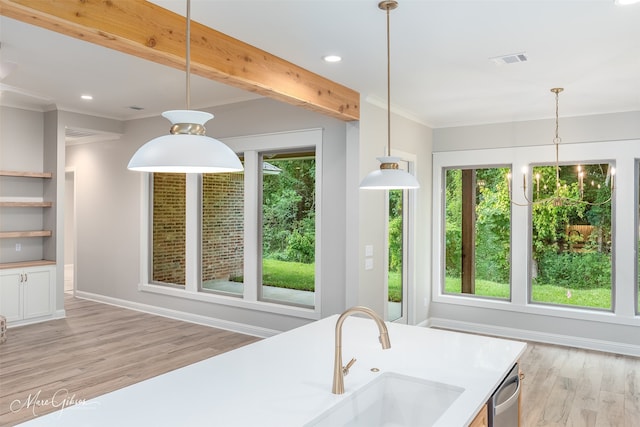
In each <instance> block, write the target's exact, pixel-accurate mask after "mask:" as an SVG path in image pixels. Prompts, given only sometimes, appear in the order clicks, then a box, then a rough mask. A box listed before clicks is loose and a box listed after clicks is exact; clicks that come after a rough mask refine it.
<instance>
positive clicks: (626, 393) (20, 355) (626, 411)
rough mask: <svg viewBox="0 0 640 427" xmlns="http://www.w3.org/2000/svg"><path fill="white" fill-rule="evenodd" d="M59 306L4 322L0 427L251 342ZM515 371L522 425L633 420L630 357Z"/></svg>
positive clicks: (565, 357) (92, 308) (543, 359)
mask: <svg viewBox="0 0 640 427" xmlns="http://www.w3.org/2000/svg"><path fill="white" fill-rule="evenodd" d="M65 304H66V306H65V308H66V311H67V318H66V319H62V320H56V321H51V322H46V323H41V324H36V325H30V326H24V327H20V328H12V329H10V330H9V331H8V340H7V342H6V343H4V344H0V425H2V426H11V425H14V424H16V423H19V422H22V421H26V420H28V419H31V418H33V417H34V412H35V414H37V415H42V414H45V413H47V412H51V411H53V410H55V409H56V408H55V407H52V405H51V404H46V402H45V403H44V404H32V405H28V407H27V406H26V405H25V404H26V403H27V400H28V399H29V397H30V396H31V398H34V397H35V396H36V395H37V396H38V398H39V399H40V401H44V400H45V399H51V398H52V396H53V395H54V394H55V393H56V392H58V393H60V390H68V394H67V395H64V396H65V397H66V398H67V399H71V398H72V396H74V397H73V399H76V400H82V399H90V398H92V397H95V396H98V395H101V394H104V393H107V392H109V391H113V390H117V389H119V388H122V387H125V386H127V385H130V384H133V383H136V382H139V381H142V380H145V379H147V378H150V377H153V376H156V375H160V374H162V373H164V372H168V371H171V370H173V369H176V368H179V367H181V366H185V365H188V364H191V363H195V362H197V361H200V360H203V359H206V358H208V357H211V356H214V355H216V354H220V353H223V352H225V351H229V350H232V349H234V348H237V347H240V346H243V345H246V344H249V343H251V342H254V341H257V340H258V338H255V337H251V336H247V335H242V334H237V333H233V332H228V331H224V330H219V329H215V328H210V327H207V326H200V325H194V324H190V323H185V322H180V321H177V320H172V319H166V318H163V317H158V316H153V315H149V314H144V313H138V312H135V311H131V310H127V309H123V308H118V307H113V306H109V305H105V304H99V303H95V302H91V301H85V300H81V299H76V298H72V297H69V296H67V297H66V299H65ZM521 369H522V371H523V372H524V374H525V378H524V381H523V401H522V421H523V426H526V427H534V426H572V427H590V426H597V427H599V426H615V427H640V359H638V358H633V357H625V356H620V355H614V354H607V353H599V352H593V351H586V350H580V349H574V348H566V347H559V346H553V345H546V344H538V343H528V348H527V351H526V353H525V354H524V356H523V357H522V359H521ZM38 393H39V395H38ZM60 396H62V395H58V399H59V400H60V399H61V397H60ZM16 401H19V404H18V405H17V406H16V403H15V402H16ZM12 403H13V410H12V407H11V405H12ZM20 404H22V405H23V406H25V407H23V408H21V407H20ZM251 427H253V426H251ZM452 427H457V426H452Z"/></svg>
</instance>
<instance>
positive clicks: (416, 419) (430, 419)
mask: <svg viewBox="0 0 640 427" xmlns="http://www.w3.org/2000/svg"><path fill="white" fill-rule="evenodd" d="M463 391H464V389H463V388H460V387H456V386H452V385H449V384H443V383H439V382H434V381H428V380H423V379H420V378H413V377H409V376H406V375H400V374H396V373H391V372H387V373H383V374H381V375H380V376H379V377H378V378H376V379H375V380H373V381H372V382H370V383H369V384H367V385H365V386H364V387H362V388H361V389H359V390H357V391H356V392H354V393H353V394H351V395H350V396H347V397H345V400H343V401H341V402H340V403H338V404H336V405H335V406H333V407H331V408H330V409H328V410H327V411H325V412H324V413H322V414H321V415H319V416H318V417H316V418H315V419H313V420H312V421H311V422H309V423H307V424H306V425H307V426H308V427H312V426H313V427H337V426H343V427H376V426H379V427H402V426H411V427H416V426H431V425H433V424H434V423H435V422H436V421H437V420H438V418H440V416H441V415H442V414H443V413H444V412H445V411H446V410H447V408H449V406H451V404H452V403H453V402H454V401H455V400H456V399H457V398H458V396H460V395H461V394H462V392H463Z"/></svg>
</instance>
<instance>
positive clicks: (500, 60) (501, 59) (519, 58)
mask: <svg viewBox="0 0 640 427" xmlns="http://www.w3.org/2000/svg"><path fill="white" fill-rule="evenodd" d="M489 59H490V60H492V61H493V62H494V63H496V64H497V65H505V64H516V63H518V62H526V61H527V59H528V58H527V54H526V53H525V52H522V53H512V54H509V55H501V56H494V57H493V58H489Z"/></svg>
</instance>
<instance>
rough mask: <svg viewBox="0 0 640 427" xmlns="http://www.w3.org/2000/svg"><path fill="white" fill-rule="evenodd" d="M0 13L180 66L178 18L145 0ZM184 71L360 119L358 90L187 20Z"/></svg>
mask: <svg viewBox="0 0 640 427" xmlns="http://www.w3.org/2000/svg"><path fill="white" fill-rule="evenodd" d="M0 14H2V15H4V16H7V17H9V18H12V19H16V20H19V21H22V22H25V23H27V24H32V25H36V26H39V27H42V28H46V29H49V30H52V31H55V32H58V33H61V34H65V35H68V36H71V37H75V38H77V39H81V40H85V41H88V42H91V43H95V44H98V45H101V46H105V47H108V48H110V49H114V50H117V51H120V52H124V53H127V54H130V55H134V56H137V57H139V58H142V59H146V60H149V61H153V62H157V63H159V64H162V65H167V66H170V67H174V68H177V69H182V70H184V68H185V62H186V60H185V50H186V43H185V38H186V23H185V17H184V16H181V15H178V14H176V13H173V12H171V11H169V10H167V9H164V8H161V7H159V6H157V5H155V4H153V3H150V2H148V1H145V0H135V1H133V0H47V1H42V0H0ZM191 73H192V74H196V75H199V76H202V77H205V78H208V79H211V80H215V81H217V82H220V83H224V84H227V85H229V86H233V87H236V88H240V89H244V90H247V91H250V92H254V93H257V94H260V95H262V96H265V97H269V98H274V99H277V100H279V101H282V102H286V103H289V104H292V105H296V106H299V107H302V108H306V109H308V110H311V111H315V112H318V113H322V114H325V115H328V116H331V117H334V118H337V119H340V120H343V121H352V120H359V117H360V108H359V107H360V94H359V93H358V92H356V91H354V90H352V89H349V88H347V87H345V86H342V85H340V84H338V83H335V82H332V81H331V80H328V79H326V78H324V77H322V76H319V75H317V74H315V73H312V72H310V71H308V70H305V69H303V68H301V67H299V66H297V65H295V64H292V63H290V62H288V61H285V60H284V59H282V58H279V57H277V56H274V55H272V54H270V53H268V52H265V51H263V50H260V49H258V48H256V47H254V46H251V45H249V44H247V43H244V42H242V41H240V40H237V39H234V38H233V37H229V36H227V35H225V34H223V33H221V32H219V31H216V30H214V29H212V28H209V27H207V26H204V25H201V24H199V23H197V22H195V21H193V20H192V23H191Z"/></svg>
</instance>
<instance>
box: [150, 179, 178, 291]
mask: <svg viewBox="0 0 640 427" xmlns="http://www.w3.org/2000/svg"><path fill="white" fill-rule="evenodd" d="M152 206H153V212H152V220H153V230H152V236H151V239H152V243H151V252H152V257H151V264H152V265H151V272H152V274H151V281H152V282H154V283H162V284H172V285H179V286H184V285H185V275H186V258H185V242H186V175H185V174H179V173H156V174H153V193H152Z"/></svg>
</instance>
